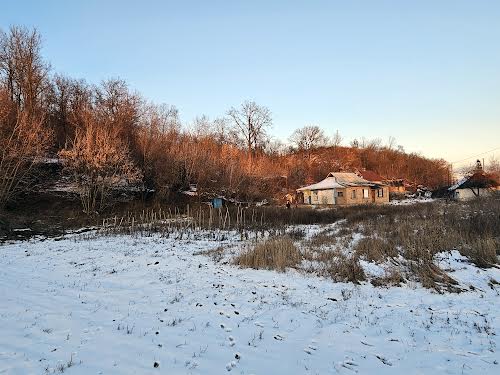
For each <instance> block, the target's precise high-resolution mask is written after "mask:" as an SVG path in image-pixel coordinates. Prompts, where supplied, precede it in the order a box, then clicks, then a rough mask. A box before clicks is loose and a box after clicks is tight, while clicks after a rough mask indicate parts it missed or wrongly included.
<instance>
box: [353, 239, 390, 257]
mask: <svg viewBox="0 0 500 375" xmlns="http://www.w3.org/2000/svg"><path fill="white" fill-rule="evenodd" d="M354 252H355V253H356V255H357V256H360V257H361V256H364V257H365V258H366V260H368V261H370V262H377V263H381V262H384V261H385V260H386V259H387V258H394V257H397V256H398V251H397V249H396V247H395V246H394V245H392V244H390V243H389V242H388V241H386V240H383V239H381V238H374V237H365V238H362V239H361V240H359V241H358V242H357V243H356V245H355V246H354Z"/></svg>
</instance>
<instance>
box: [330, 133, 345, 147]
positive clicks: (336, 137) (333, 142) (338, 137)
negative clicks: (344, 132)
mask: <svg viewBox="0 0 500 375" xmlns="http://www.w3.org/2000/svg"><path fill="white" fill-rule="evenodd" d="M342 141H343V138H342V136H341V135H340V133H339V131H338V130H336V131H335V134H334V135H333V137H332V139H331V140H330V143H331V145H332V146H333V148H337V147H339V146H340V145H341V143H342Z"/></svg>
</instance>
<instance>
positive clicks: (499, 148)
mask: <svg viewBox="0 0 500 375" xmlns="http://www.w3.org/2000/svg"><path fill="white" fill-rule="evenodd" d="M496 150H500V147H496V148H494V149H492V150H489V151H485V152H481V153H480V154H476V155H472V156H469V157H468V158H464V159H460V160H457V161H452V162H451V163H450V164H456V163H460V162H462V161H465V160H469V159H472V158H477V157H478V156H481V155H484V154H488V153H490V152H493V151H496Z"/></svg>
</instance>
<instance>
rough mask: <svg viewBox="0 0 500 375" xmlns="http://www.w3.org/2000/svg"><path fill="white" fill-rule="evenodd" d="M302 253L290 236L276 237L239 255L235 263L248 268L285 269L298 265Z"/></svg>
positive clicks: (281, 270)
mask: <svg viewBox="0 0 500 375" xmlns="http://www.w3.org/2000/svg"><path fill="white" fill-rule="evenodd" d="M301 261H302V255H301V254H300V251H299V250H298V249H297V247H296V246H295V245H294V243H293V241H292V240H291V239H290V238H289V237H275V238H271V239H269V240H266V241H263V242H261V243H259V244H257V245H255V247H253V248H250V249H248V250H246V251H245V252H243V253H242V254H241V255H239V256H238V257H237V258H236V260H235V263H236V264H238V265H240V266H242V267H248V268H255V269H268V270H277V271H280V272H283V271H285V269H286V268H287V267H297V266H298V265H299V264H300V263H301Z"/></svg>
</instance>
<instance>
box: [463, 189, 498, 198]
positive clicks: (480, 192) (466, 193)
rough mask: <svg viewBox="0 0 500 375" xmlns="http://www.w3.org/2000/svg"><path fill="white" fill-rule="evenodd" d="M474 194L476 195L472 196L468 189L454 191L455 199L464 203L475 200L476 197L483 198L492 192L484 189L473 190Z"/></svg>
mask: <svg viewBox="0 0 500 375" xmlns="http://www.w3.org/2000/svg"><path fill="white" fill-rule="evenodd" d="M474 192H475V193H476V194H478V195H476V194H474V193H473V192H472V190H471V189H470V188H466V189H456V190H455V199H458V200H460V201H466V200H468V199H473V198H476V197H477V196H480V197H484V196H485V195H489V194H491V193H492V192H493V190H492V189H486V188H474Z"/></svg>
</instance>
